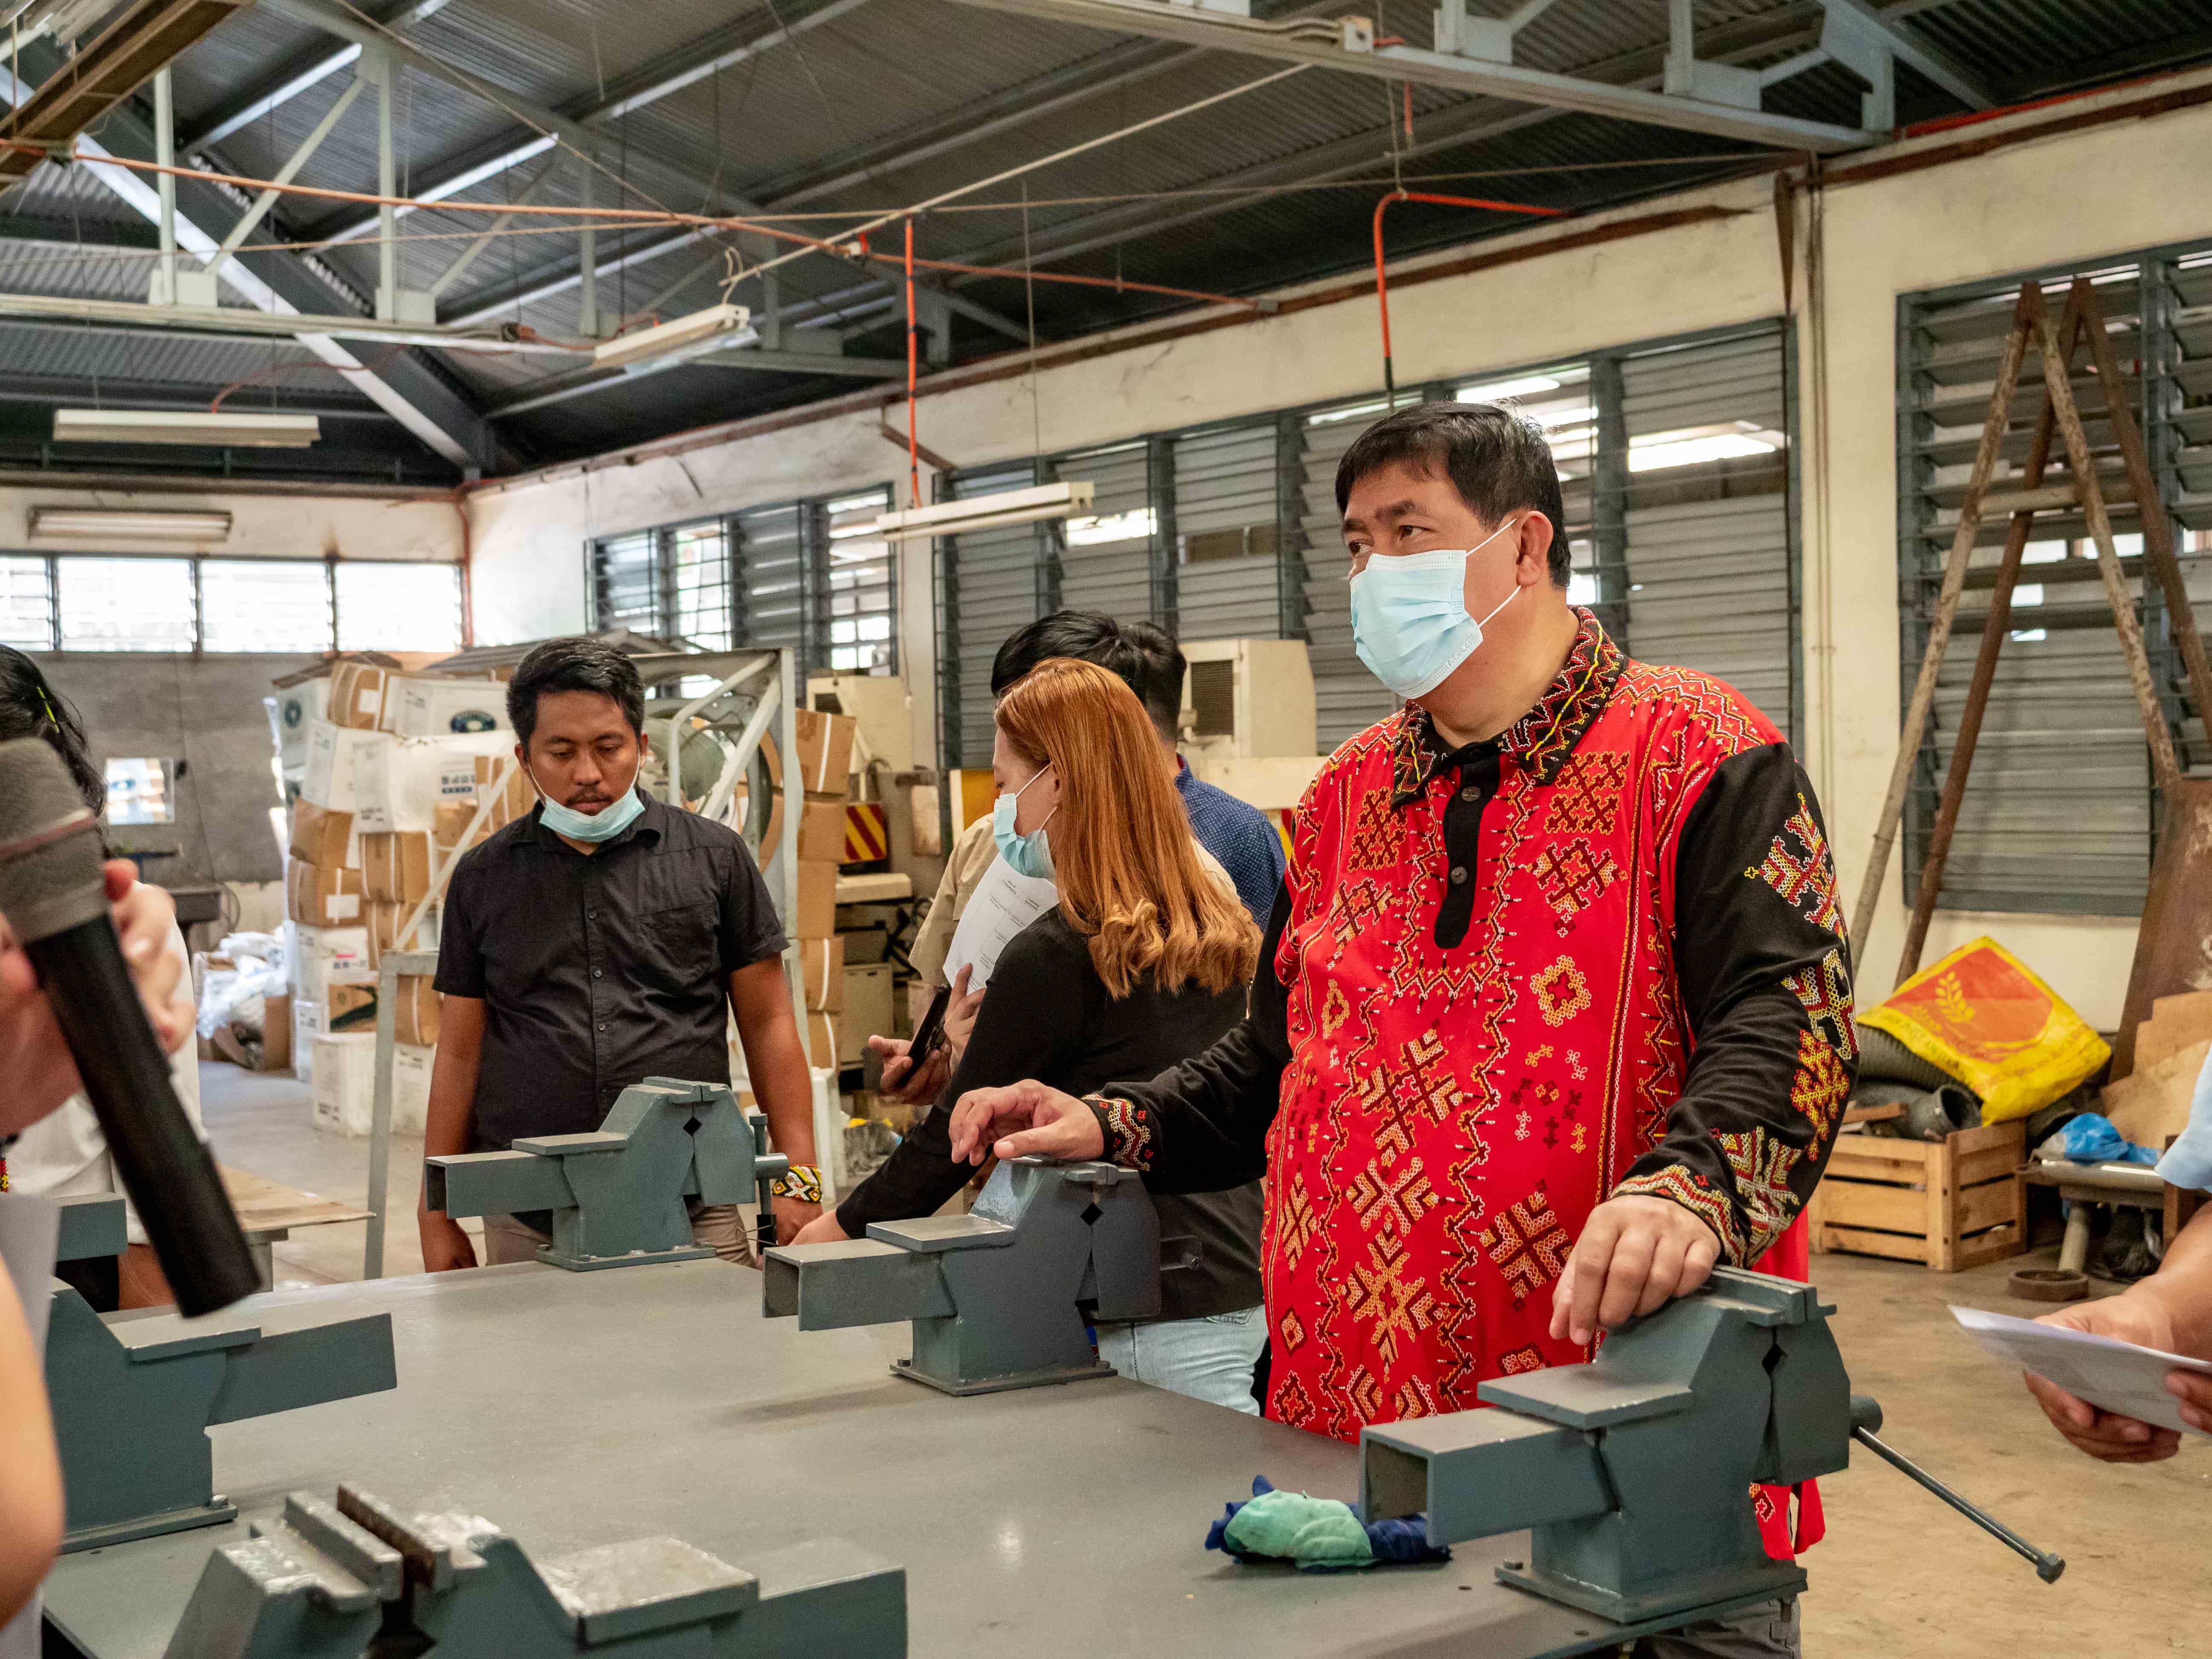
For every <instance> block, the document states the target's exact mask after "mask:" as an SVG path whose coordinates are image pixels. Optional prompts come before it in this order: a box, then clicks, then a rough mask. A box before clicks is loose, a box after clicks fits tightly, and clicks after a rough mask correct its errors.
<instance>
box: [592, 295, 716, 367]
mask: <svg viewBox="0 0 2212 1659" xmlns="http://www.w3.org/2000/svg"><path fill="white" fill-rule="evenodd" d="M751 321H752V313H751V312H750V310H748V309H747V308H746V307H744V306H708V307H707V308H706V309H705V310H704V311H695V312H693V313H691V314H690V316H688V317H678V319H676V320H675V321H674V322H672V323H663V324H661V325H660V326H659V327H658V328H647V329H640V330H639V331H637V332H636V333H635V334H623V335H618V336H617V337H615V338H614V339H611V340H609V341H607V342H606V343H605V344H604V345H601V346H599V347H598V348H596V349H594V350H593V351H592V365H593V366H594V367H595V368H624V367H626V366H627V365H629V364H630V363H640V362H644V361H645V360H646V359H647V358H648V357H665V356H667V355H668V354H669V353H670V352H671V351H681V350H683V349H684V348H685V347H686V346H696V345H699V344H701V343H703V342H710V341H715V340H718V339H719V338H720V336H722V335H725V334H734V333H735V332H737V331H738V330H739V329H741V328H744V326H745V325H747V324H748V323H750V322H751Z"/></svg>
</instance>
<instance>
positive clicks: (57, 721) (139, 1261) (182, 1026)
mask: <svg viewBox="0 0 2212 1659" xmlns="http://www.w3.org/2000/svg"><path fill="white" fill-rule="evenodd" d="M9 738H39V739H40V740H41V741H42V742H44V743H45V744H46V745H47V747H49V748H51V749H52V750H53V751H54V752H55V753H56V754H57V755H58V756H59V757H61V761H62V764H63V765H64V767H66V768H67V769H68V770H69V775H70V781H72V782H74V783H75V784H76V787H77V790H78V793H81V794H82V796H83V797H84V803H85V805H86V806H87V808H88V809H89V810H90V811H92V812H94V814H99V813H100V812H103V811H105V810H106V805H107V785H106V781H105V780H104V779H103V778H102V777H101V775H100V770H99V769H98V768H97V767H95V766H94V764H93V762H92V757H91V755H90V753H89V751H88V745H87V744H86V741H85V734H84V726H83V723H82V721H81V720H79V719H78V717H77V714H76V710H75V709H73V708H70V704H69V702H68V701H67V700H66V699H65V698H64V697H63V696H62V695H61V694H60V693H59V692H58V691H57V690H54V688H53V685H52V683H51V682H49V681H48V680H47V678H46V675H45V674H44V673H43V672H42V671H40V668H39V665H37V664H36V663H34V662H33V661H32V660H31V659H30V658H28V657H27V656H25V655H24V654H23V653H21V652H20V651H17V650H15V649H12V648H11V647H6V646H0V741H4V740H6V739H9ZM121 867H122V868H124V869H125V870H131V866H130V865H129V864H127V863H125V864H124V865H122V866H121ZM132 874H133V875H134V877H135V875H136V872H135V871H132ZM140 892H141V894H142V895H143V896H140V897H137V898H134V899H131V901H129V902H131V904H132V905H133V906H134V908H137V909H145V908H149V907H158V908H164V909H165V910H166V912H167V914H168V915H170V917H171V920H170V921H169V922H168V924H167V927H166V929H165V930H164V933H163V936H161V937H160V938H149V939H146V940H144V941H143V948H144V949H146V950H147V951H149V952H150V953H151V954H152V955H153V956H154V957H155V958H156V961H155V966H156V967H158V969H159V970H160V972H161V976H162V979H163V981H164V982H165V983H166V984H167V985H168V987H170V991H169V995H168V997H167V1000H166V1001H164V1003H163V1004H162V1005H161V1007H160V1008H159V1009H158V1010H156V1011H155V1014H156V1018H155V1035H156V1036H158V1037H160V1038H161V1046H162V1048H163V1049H164V1050H165V1051H167V1052H168V1053H169V1054H170V1055H171V1059H170V1062H169V1081H170V1083H171V1085H173V1087H174V1089H175V1091H176V1095H177V1102H178V1103H179V1105H181V1106H182V1107H183V1108H184V1109H185V1117H186V1118H187V1119H188V1120H190V1121H191V1126H192V1128H193V1131H194V1132H195V1133H198V1134H200V1135H202V1136H203V1137H204V1135H205V1133H206V1131H205V1129H204V1127H203V1125H202V1123H201V1120H200V1070H199V1061H198V1058H197V1055H196V1054H194V1052H193V1051H192V1049H191V1047H190V1045H188V1044H187V1043H186V1042H185V1036H186V1035H187V1034H188V1033H189V1032H190V1031H191V1025H192V1017H193V1012H194V1011H193V1007H192V991H191V980H190V978H189V976H188V974H187V967H188V963H189V962H190V957H188V955H187V954H186V951H185V936H184V933H183V932H182V931H181V930H180V929H179V927H177V925H176V922H175V921H174V909H173V906H171V905H170V902H169V899H168V896H167V894H166V893H164V892H162V890H161V889H160V888H157V887H143V888H141V889H140ZM7 1174H8V1180H9V1184H10V1185H11V1186H12V1187H13V1188H15V1190H17V1191H19V1192H27V1193H35V1194H39V1195H40V1196H41V1197H44V1198H77V1197H82V1196H83V1195H85V1194H91V1193H119V1192H121V1191H122V1189H123V1186H122V1182H121V1181H120V1180H119V1179H118V1176H117V1174H116V1170H115V1160H114V1158H113V1157H112V1155H111V1154H110V1152H109V1150H108V1145H107V1136H106V1133H105V1132H104V1131H103V1130H102V1129H101V1128H100V1120H99V1118H98V1117H97V1116H95V1115H94V1113H93V1109H92V1103H91V1102H90V1101H88V1099H87V1098H86V1097H85V1096H84V1093H83V1091H82V1090H72V1091H70V1094H69V1097H68V1098H66V1099H65V1100H64V1101H63V1103H61V1105H60V1106H59V1107H58V1109H55V1110H53V1111H51V1112H47V1113H45V1114H43V1115H41V1116H40V1119H39V1121H37V1122H36V1123H35V1124H33V1125H32V1126H30V1127H28V1128H27V1129H26V1130H25V1131H24V1132H23V1133H22V1135H21V1139H19V1140H18V1141H17V1142H16V1144H15V1146H13V1147H12V1148H10V1149H9V1152H8V1154H7ZM125 1225H126V1228H127V1231H128V1234H129V1238H130V1246H129V1248H128V1249H126V1250H125V1252H124V1254H123V1255H120V1256H106V1257H100V1258H97V1259H94V1260H92V1261H65V1262H63V1263H62V1264H61V1265H60V1267H58V1269H57V1272H58V1273H59V1275H60V1277H61V1278H62V1279H64V1280H66V1281H67V1282H68V1283H69V1285H70V1286H71V1287H72V1288H73V1289H75V1290H76V1292H77V1293H78V1294H79V1295H81V1296H82V1297H84V1299H85V1301H86V1302H88V1304H91V1306H92V1308H93V1310H94V1311H95V1312H98V1313H112V1312H114V1311H115V1310H117V1309H118V1308H125V1307H130V1308H142V1307H155V1306H159V1305H161V1304H165V1303H167V1302H169V1301H171V1300H173V1297H171V1295H170V1293H169V1287H168V1285H167V1281H166V1280H165V1279H163V1278H162V1275H161V1266H160V1264H159V1263H158V1262H157V1261H155V1258H154V1251H153V1248H152V1247H151V1246H150V1245H149V1243H147V1240H146V1230H145V1227H144V1225H143V1223H142V1222H141V1221H140V1220H139V1218H138V1214H137V1211H136V1210H135V1209H128V1208H126V1210H125Z"/></svg>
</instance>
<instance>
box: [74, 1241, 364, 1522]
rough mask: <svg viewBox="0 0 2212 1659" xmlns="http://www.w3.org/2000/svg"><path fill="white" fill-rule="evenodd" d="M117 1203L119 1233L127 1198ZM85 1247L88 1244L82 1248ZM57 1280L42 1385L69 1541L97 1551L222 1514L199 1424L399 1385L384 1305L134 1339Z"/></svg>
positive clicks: (125, 1324) (123, 1323)
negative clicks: (343, 1314)
mask: <svg viewBox="0 0 2212 1659" xmlns="http://www.w3.org/2000/svg"><path fill="white" fill-rule="evenodd" d="M112 1202H113V1203H114V1205H115V1222H116V1231H117V1232H118V1234H119V1233H120V1231H121V1217H122V1208H123V1206H122V1200H119V1199H118V1200H112ZM86 1253H87V1254H97V1253H98V1252H96V1251H90V1250H88V1251H87V1252H86ZM139 1328H140V1322H138V1321H137V1320H132V1319H127V1318H126V1319H123V1320H118V1322H116V1323H114V1324H112V1325H111V1324H109V1323H107V1322H106V1321H104V1320H102V1319H101V1318H100V1316H99V1315H98V1314H96V1313H94V1311H93V1310H92V1309H91V1308H90V1307H89V1306H88V1305H87V1304H86V1302H85V1299H84V1298H83V1297H81V1296H79V1295H78V1294H77V1293H76V1291H74V1290H72V1289H70V1287H69V1286H68V1285H64V1284H63V1283H62V1282H61V1281H60V1280H59V1279H56V1280H55V1281H54V1282H53V1305H52V1311H51V1313H50V1316H49V1317H48V1321H47V1325H46V1394H47V1395H48V1397H49V1398H50V1399H51V1400H52V1402H53V1415H54V1439H55V1441H56V1443H58V1445H59V1447H60V1449H61V1459H62V1489H63V1495H64V1507H65V1508H66V1510H67V1512H68V1516H69V1531H68V1534H67V1535H66V1536H65V1537H64V1540H63V1542H62V1548H63V1549H64V1550H65V1551H68V1550H84V1549H97V1548H100V1547H102V1546H105V1545H108V1544H120V1543H122V1542H124V1541H126V1540H129V1539H132V1538H148V1537H151V1536H153V1535H154V1534H157V1533H166V1532H182V1531H184V1530H185V1529H186V1528H191V1527H210V1526H216V1525H218V1524H220V1523H221V1522H225V1521H228V1520H229V1519H230V1518H231V1517H232V1516H234V1515H236V1514H237V1513H238V1511H237V1510H236V1509H235V1508H234V1506H233V1505H231V1504H229V1503H228V1502H226V1501H225V1500H224V1499H223V1498H222V1497H220V1496H219V1495H218V1494H217V1493H216V1490H215V1453H214V1449H213V1447H212V1446H211V1445H210V1443H209V1441H208V1435H207V1431H208V1430H209V1429H210V1428H211V1427H213V1426H214V1425H216V1424H218V1423H235V1422H237V1421H239V1420H240V1419H242V1418H248V1417H266V1416H268V1415H269V1414H270V1413H274V1412H289V1411H295V1410H297V1409H298V1408H299V1407H302V1406H319V1405H322V1404H325V1402H327V1401H333V1400H350V1399H352V1398H354V1397H355V1396H356V1395H364V1394H375V1393H378V1392H380V1391H381V1390H383V1389H390V1388H394V1387H397V1386H398V1375H397V1372H396V1370H395V1369H394V1366H393V1361H392V1316H391V1315H389V1314H374V1315H371V1316H368V1317H366V1318H361V1319H345V1320H339V1321H337V1322H334V1323H331V1324H328V1325H319V1326H315V1327H313V1328H309V1329H307V1330H299V1331H286V1332H283V1333H281V1334H277V1335H274V1336H264V1335H263V1334H261V1332H260V1331H259V1330H258V1328H254V1327H252V1326H247V1327H246V1328H242V1329H234V1330H213V1331H194V1330H191V1328H189V1327H188V1328H186V1331H185V1334H183V1335H180V1336H176V1337H173V1338H171V1339H169V1340H167V1341H151V1342H139V1343H135V1344H134V1343H131V1342H130V1341H128V1340H126V1339H128V1338H129V1337H130V1336H131V1335H133V1334H136V1332H137V1330H138V1329H139Z"/></svg>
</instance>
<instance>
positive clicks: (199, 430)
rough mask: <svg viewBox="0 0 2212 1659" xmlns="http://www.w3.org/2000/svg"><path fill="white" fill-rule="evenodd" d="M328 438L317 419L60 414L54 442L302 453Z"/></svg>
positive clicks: (159, 412) (152, 412)
mask: <svg viewBox="0 0 2212 1659" xmlns="http://www.w3.org/2000/svg"><path fill="white" fill-rule="evenodd" d="M322 435H323V423H322V422H320V421H319V420H317V419H316V418H315V417H314V416H313V415H252V414H248V413H246V412H245V411H243V410H240V411H239V412H237V413H232V412H230V411H228V410H213V411H210V410H204V409H185V410H163V409H58V410H55V411H54V441H55V442H56V443H64V444H210V445H216V446H220V447H224V448H228V449H300V448H303V447H306V446H307V445H308V444H311V443H313V442H314V441H316V440H317V439H318V438H319V437H321V436H322Z"/></svg>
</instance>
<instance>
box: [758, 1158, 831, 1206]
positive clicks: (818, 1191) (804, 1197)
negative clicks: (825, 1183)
mask: <svg viewBox="0 0 2212 1659" xmlns="http://www.w3.org/2000/svg"><path fill="white" fill-rule="evenodd" d="M769 1192H771V1193H773V1194H775V1195H776V1196H777V1197H778V1198H795V1199H797V1200H799V1202H800V1203H802V1204H819V1203H820V1202H821V1201H822V1171H821V1170H817V1169H816V1168H815V1167H814V1166H813V1165H812V1164H793V1165H792V1166H791V1168H790V1169H789V1170H787V1171H786V1172H785V1173H784V1174H782V1175H780V1176H777V1177H776V1178H775V1180H774V1181H772V1182H769Z"/></svg>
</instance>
